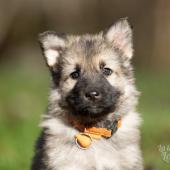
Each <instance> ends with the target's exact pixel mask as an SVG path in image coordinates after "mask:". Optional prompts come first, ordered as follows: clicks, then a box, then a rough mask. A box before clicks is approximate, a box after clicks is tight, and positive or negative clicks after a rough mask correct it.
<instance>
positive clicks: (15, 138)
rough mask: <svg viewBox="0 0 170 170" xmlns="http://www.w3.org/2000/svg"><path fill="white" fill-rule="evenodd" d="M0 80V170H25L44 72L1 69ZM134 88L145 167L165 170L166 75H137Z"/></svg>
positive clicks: (169, 98) (168, 139) (169, 107)
mask: <svg viewBox="0 0 170 170" xmlns="http://www.w3.org/2000/svg"><path fill="white" fill-rule="evenodd" d="M28 70H29V71H28ZM0 77H1V83H0V94H1V95H0V170H28V169H29V167H30V163H31V158H32V156H33V146H34V143H35V140H36V138H37V136H38V133H39V130H40V129H39V128H38V127H37V124H38V122H39V121H40V115H41V114H42V113H43V112H44V111H45V109H46V105H47V95H48V84H49V78H48V73H47V71H44V70H32V68H31V69H30V68H29V69H28V68H25V69H19V68H17V69H16V68H5V69H2V68H1V71H0ZM137 86H138V89H139V90H140V91H141V92H142V94H141V98H140V104H139V109H138V110H139V111H140V112H141V114H142V117H143V119H144V122H143V126H142V142H141V145H142V150H143V155H144V161H145V165H149V166H150V165H151V166H152V167H155V168H156V169H161V170H169V168H170V164H168V163H165V161H163V159H162V157H161V153H160V152H159V150H158V145H159V144H164V145H165V144H169V145H170V123H169V121H170V103H169V102H170V92H169V87H170V76H169V75H168V74H157V73H150V72H149V73H148V72H138V74H137ZM169 154H170V151H169Z"/></svg>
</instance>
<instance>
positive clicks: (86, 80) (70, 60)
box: [40, 19, 133, 122]
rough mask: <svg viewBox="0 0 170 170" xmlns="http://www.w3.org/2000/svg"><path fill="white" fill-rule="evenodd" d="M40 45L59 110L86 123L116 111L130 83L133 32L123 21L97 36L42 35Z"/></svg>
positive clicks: (124, 20)
mask: <svg viewBox="0 0 170 170" xmlns="http://www.w3.org/2000/svg"><path fill="white" fill-rule="evenodd" d="M40 43H41V47H42V50H43V53H44V57H45V60H46V63H47V65H48V67H49V69H50V72H51V73H52V74H51V75H52V81H53V91H54V90H56V91H57V93H58V94H59V96H60V101H58V102H59V103H60V105H61V107H63V108H65V109H66V110H67V112H70V113H71V114H73V115H75V116H76V117H77V118H78V119H80V120H82V121H85V122H93V121H96V120H99V119H101V118H103V117H104V116H106V115H108V114H109V113H112V112H114V111H116V110H118V108H119V107H120V104H121V103H122V102H123V100H125V98H126V97H127V95H128V92H129V89H130V85H131V80H132V79H131V78H132V77H131V76H132V75H131V66H130V59H131V58H132V54H133V49H132V31H131V28H130V26H129V24H128V22H127V20H126V19H121V20H120V21H118V22H116V23H115V24H114V25H113V26H111V28H110V29H108V30H107V31H106V32H101V33H99V34H96V35H89V34H86V35H81V36H70V35H58V34H56V33H55V32H45V33H43V34H41V35H40ZM124 102H125V101H124Z"/></svg>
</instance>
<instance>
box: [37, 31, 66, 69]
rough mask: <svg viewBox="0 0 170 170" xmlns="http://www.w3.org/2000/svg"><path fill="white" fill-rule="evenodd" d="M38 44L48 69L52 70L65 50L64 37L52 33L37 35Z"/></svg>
mask: <svg viewBox="0 0 170 170" xmlns="http://www.w3.org/2000/svg"><path fill="white" fill-rule="evenodd" d="M39 42H40V45H41V48H42V52H43V55H44V57H45V61H46V63H47V65H48V67H49V68H50V69H53V68H54V67H56V66H57V63H58V59H59V58H60V57H61V55H62V52H63V51H64V49H65V46H66V36H64V35H58V34H57V33H56V32H54V31H46V32H44V33H41V34H40V35H39Z"/></svg>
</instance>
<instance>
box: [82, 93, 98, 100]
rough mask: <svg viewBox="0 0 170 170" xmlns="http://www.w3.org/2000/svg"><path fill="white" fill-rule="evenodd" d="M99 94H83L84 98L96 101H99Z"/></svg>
mask: <svg viewBox="0 0 170 170" xmlns="http://www.w3.org/2000/svg"><path fill="white" fill-rule="evenodd" d="M100 96H101V95H100V93H99V92H97V91H88V92H86V93H85V97H86V98H87V99H88V100H97V99H100Z"/></svg>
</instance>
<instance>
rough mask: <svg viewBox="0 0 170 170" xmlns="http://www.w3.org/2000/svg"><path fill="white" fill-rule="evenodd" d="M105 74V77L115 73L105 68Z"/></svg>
mask: <svg viewBox="0 0 170 170" xmlns="http://www.w3.org/2000/svg"><path fill="white" fill-rule="evenodd" d="M102 71H103V74H104V75H105V76H110V75H111V74H112V73H113V70H111V69H110V68H107V67H106V68H103V70H102Z"/></svg>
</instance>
